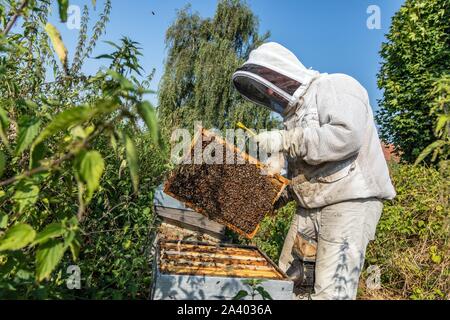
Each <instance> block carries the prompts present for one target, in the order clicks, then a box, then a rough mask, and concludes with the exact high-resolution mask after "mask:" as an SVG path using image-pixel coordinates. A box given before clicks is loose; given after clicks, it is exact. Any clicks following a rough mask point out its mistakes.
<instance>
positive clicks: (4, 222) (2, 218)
mask: <svg viewBox="0 0 450 320" xmlns="http://www.w3.org/2000/svg"><path fill="white" fill-rule="evenodd" d="M7 226H8V215H7V214H6V213H3V212H0V229H5V228H6V227H7Z"/></svg>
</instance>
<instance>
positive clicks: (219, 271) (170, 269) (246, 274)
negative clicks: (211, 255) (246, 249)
mask: <svg viewBox="0 0 450 320" xmlns="http://www.w3.org/2000/svg"><path fill="white" fill-rule="evenodd" d="M160 270H161V272H162V273H174V274H186V275H194V276H195V275H210V276H227V277H241V278H250V279H258V278H261V279H283V277H282V275H280V274H279V273H278V272H274V271H268V270H246V269H233V268H214V267H210V268H207V267H205V268H200V267H189V266H166V267H164V268H162V267H161V269H160Z"/></svg>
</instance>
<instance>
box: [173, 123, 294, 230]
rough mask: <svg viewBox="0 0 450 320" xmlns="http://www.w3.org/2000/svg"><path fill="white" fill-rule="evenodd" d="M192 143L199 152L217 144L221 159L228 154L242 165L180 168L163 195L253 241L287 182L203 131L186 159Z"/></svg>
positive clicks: (253, 159)
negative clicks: (198, 147) (220, 148)
mask: <svg viewBox="0 0 450 320" xmlns="http://www.w3.org/2000/svg"><path fill="white" fill-rule="evenodd" d="M199 139H201V140H199ZM196 143H201V146H202V150H205V148H206V147H208V146H209V144H210V143H215V145H217V144H218V145H220V146H222V148H223V156H224V157H225V156H226V154H227V152H231V153H232V154H233V155H235V156H236V157H241V158H242V159H243V160H244V161H245V163H244V164H220V165H218V164H181V165H179V166H178V167H177V168H176V169H175V170H173V171H172V172H171V173H170V175H169V178H168V180H167V182H166V183H165V186H164V192H165V193H166V194H168V195H170V196H172V197H173V198H175V199H177V200H179V201H181V202H183V203H184V205H186V206H187V207H189V208H192V209H193V210H195V211H197V212H199V213H201V214H203V215H205V216H207V217H208V218H209V219H211V220H213V221H217V222H219V223H221V224H223V225H226V226H227V227H229V228H230V229H232V230H234V231H236V232H238V233H239V234H241V235H243V236H245V237H247V238H249V239H251V238H253V237H254V236H255V234H256V232H257V231H258V228H259V224H260V222H261V220H262V219H263V218H264V216H265V215H267V214H269V213H270V212H272V210H273V204H274V203H275V202H276V201H277V200H278V198H279V197H280V195H281V193H282V192H283V190H284V188H286V186H287V185H288V184H289V180H288V179H286V178H284V177H282V176H281V175H279V174H276V173H270V172H268V171H267V166H266V165H264V164H263V163H261V162H260V161H258V160H257V159H255V158H253V157H251V156H250V155H248V154H247V153H246V152H243V151H241V150H240V149H238V148H237V147H236V146H234V145H232V144H230V143H229V142H227V141H225V140H223V139H222V138H220V137H219V136H217V135H215V134H214V133H212V132H210V131H208V130H206V129H203V130H202V131H201V134H197V135H196V137H195V138H194V139H193V141H192V143H191V155H187V156H192V155H193V154H194V148H195V146H196ZM263 170H265V171H264V172H265V173H264V174H263ZM242 175H246V176H247V177H246V178H242ZM186 184H188V186H187V185H186ZM238 189H239V190H238ZM252 208H253V209H254V210H253V209H252ZM255 208H256V209H255Z"/></svg>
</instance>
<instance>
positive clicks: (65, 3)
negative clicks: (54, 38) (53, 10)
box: [58, 0, 69, 22]
mask: <svg viewBox="0 0 450 320" xmlns="http://www.w3.org/2000/svg"><path fill="white" fill-rule="evenodd" d="M58 7H59V18H60V19H61V22H66V21H67V9H68V8H69V0H58Z"/></svg>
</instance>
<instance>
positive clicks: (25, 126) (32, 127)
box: [15, 117, 41, 156]
mask: <svg viewBox="0 0 450 320" xmlns="http://www.w3.org/2000/svg"><path fill="white" fill-rule="evenodd" d="M40 125H41V122H40V121H39V120H38V119H33V118H29V117H25V118H23V119H22V120H21V121H20V123H19V135H18V138H17V146H16V151H15V153H16V156H19V155H21V154H22V152H23V151H25V149H27V148H28V147H29V146H30V144H31V143H32V142H33V139H34V138H35V137H36V136H37V134H38V133H39V127H40Z"/></svg>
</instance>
